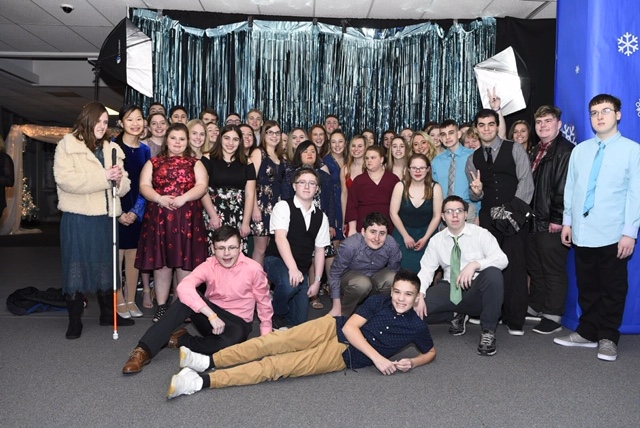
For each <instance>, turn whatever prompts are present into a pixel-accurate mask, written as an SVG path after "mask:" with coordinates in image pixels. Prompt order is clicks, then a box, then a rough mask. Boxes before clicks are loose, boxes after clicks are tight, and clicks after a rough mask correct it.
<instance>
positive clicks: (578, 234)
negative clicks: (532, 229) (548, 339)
mask: <svg viewBox="0 0 640 428" xmlns="http://www.w3.org/2000/svg"><path fill="white" fill-rule="evenodd" d="M620 108H621V102H620V100H619V99H618V98H616V97H614V96H612V95H607V94H601V95H597V96H595V97H594V98H593V99H592V100H591V101H590V102H589V114H590V116H591V126H592V127H593V129H594V130H595V131H596V137H595V138H592V139H590V140H587V141H585V142H583V143H581V144H579V145H578V146H577V147H576V148H575V149H574V150H573V152H572V153H571V159H570V161H569V171H568V173H567V182H566V186H565V190H564V217H563V222H562V223H563V228H562V243H563V244H565V245H571V243H573V245H574V247H575V254H576V276H577V279H578V302H579V303H580V306H581V308H582V315H581V316H580V323H579V325H578V328H577V329H576V332H575V333H572V334H570V335H569V336H565V337H557V338H555V339H554V342H555V343H557V344H559V345H563V346H580V347H585V348H595V347H598V358H599V359H601V360H604V361H615V360H616V358H617V355H618V349H617V344H618V340H619V338H620V331H619V328H620V325H621V324H622V316H623V314H624V307H625V303H626V296H627V289H628V287H629V283H628V278H627V263H628V261H629V258H630V256H631V254H632V253H633V250H634V247H635V241H636V238H637V235H638V227H639V226H640V145H638V143H636V142H635V141H632V140H629V139H628V138H624V137H623V136H622V135H620V132H619V131H618V122H619V121H620V119H621V117H622V113H621V112H620Z"/></svg>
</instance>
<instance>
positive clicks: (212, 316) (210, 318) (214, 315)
mask: <svg viewBox="0 0 640 428" xmlns="http://www.w3.org/2000/svg"><path fill="white" fill-rule="evenodd" d="M216 318H218V314H216V313H215V312H214V313H213V315H211V316H209V318H207V319H208V320H209V321H211V320H214V319H216Z"/></svg>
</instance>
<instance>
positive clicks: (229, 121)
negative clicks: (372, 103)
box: [225, 119, 242, 125]
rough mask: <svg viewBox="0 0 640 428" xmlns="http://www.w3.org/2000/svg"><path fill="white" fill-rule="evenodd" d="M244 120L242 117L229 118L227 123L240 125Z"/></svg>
mask: <svg viewBox="0 0 640 428" xmlns="http://www.w3.org/2000/svg"><path fill="white" fill-rule="evenodd" d="M241 123H242V121H241V120H240V119H227V121H226V122H225V124H227V125H240V124H241Z"/></svg>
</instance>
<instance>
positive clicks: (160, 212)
mask: <svg viewBox="0 0 640 428" xmlns="http://www.w3.org/2000/svg"><path fill="white" fill-rule="evenodd" d="M197 162H198V159H196V158H191V157H183V156H159V157H156V158H153V159H151V164H152V165H153V175H152V179H151V184H152V186H153V188H154V189H155V191H156V192H158V193H159V194H160V195H172V196H180V195H183V194H184V193H186V192H187V191H189V190H190V189H192V188H193V186H195V184H196V175H195V172H194V166H195V164H196V163H197ZM202 211H203V209H202V202H200V199H197V200H195V201H190V202H187V203H185V204H184V205H183V206H181V207H180V208H177V209H174V210H169V209H167V208H164V207H161V206H160V205H158V204H157V203H155V202H151V201H148V202H147V208H146V212H145V214H144V222H143V223H142V234H141V235H140V241H139V243H138V253H137V254H136V262H135V266H136V268H138V269H144V270H156V269H161V268H162V267H165V266H166V267H170V268H181V269H183V270H189V271H190V270H193V269H194V268H195V267H196V266H198V265H199V264H200V263H202V262H204V261H205V260H206V258H207V240H206V234H205V226H204V218H203V215H202Z"/></svg>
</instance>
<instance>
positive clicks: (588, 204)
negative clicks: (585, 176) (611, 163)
mask: <svg viewBox="0 0 640 428" xmlns="http://www.w3.org/2000/svg"><path fill="white" fill-rule="evenodd" d="M598 146H599V147H598V152H597V153H596V157H595V158H594V159H593V165H592V166H591V174H590V175H589V185H588V186H587V196H586V198H585V199H584V210H583V211H582V212H583V213H584V216H585V217H586V216H588V215H589V211H590V210H591V208H593V204H594V201H595V199H596V182H597V181H598V174H600V167H601V166H602V158H603V157H604V147H605V146H604V144H603V143H602V142H599V143H598Z"/></svg>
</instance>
